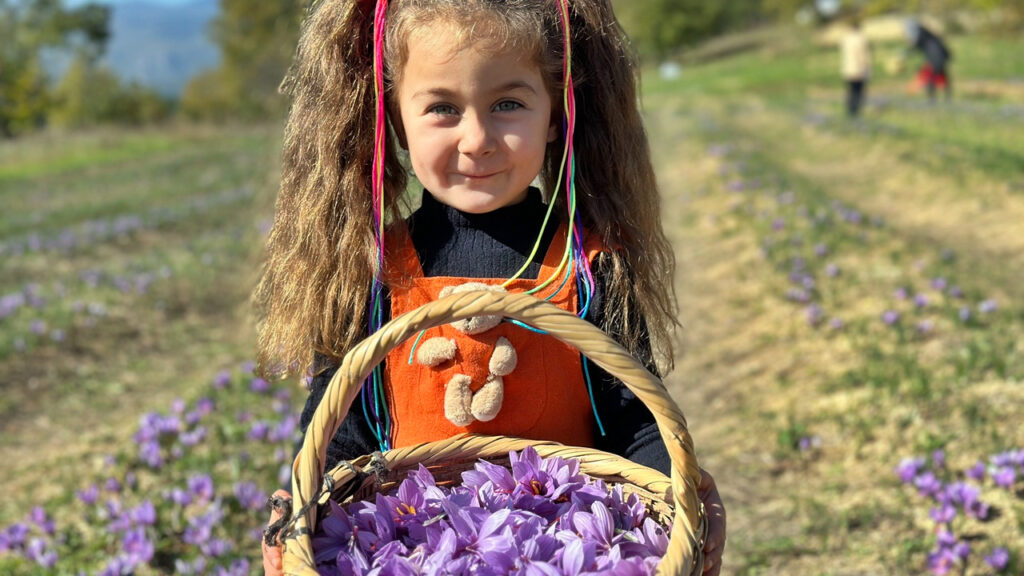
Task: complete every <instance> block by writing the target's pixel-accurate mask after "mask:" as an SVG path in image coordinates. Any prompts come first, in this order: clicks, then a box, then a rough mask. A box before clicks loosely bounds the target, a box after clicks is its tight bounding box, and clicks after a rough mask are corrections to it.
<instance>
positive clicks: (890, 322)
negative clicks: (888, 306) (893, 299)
mask: <svg viewBox="0 0 1024 576" xmlns="http://www.w3.org/2000/svg"><path fill="white" fill-rule="evenodd" d="M899 321H900V313H899V312H897V311H896V310H886V311H885V312H883V313H882V322H885V325H886V326H894V325H896V323H898V322H899Z"/></svg>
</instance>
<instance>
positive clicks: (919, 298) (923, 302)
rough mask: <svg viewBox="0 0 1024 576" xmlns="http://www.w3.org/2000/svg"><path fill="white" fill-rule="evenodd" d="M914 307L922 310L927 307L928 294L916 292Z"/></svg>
mask: <svg viewBox="0 0 1024 576" xmlns="http://www.w3.org/2000/svg"><path fill="white" fill-rule="evenodd" d="M914 307H915V308H917V309H918V310H920V309H922V308H927V307H928V296H926V295H924V294H920V293H919V294H915V295H914Z"/></svg>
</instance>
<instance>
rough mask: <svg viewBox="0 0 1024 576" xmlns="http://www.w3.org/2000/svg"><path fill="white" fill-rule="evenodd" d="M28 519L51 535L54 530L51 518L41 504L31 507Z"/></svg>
mask: <svg viewBox="0 0 1024 576" xmlns="http://www.w3.org/2000/svg"><path fill="white" fill-rule="evenodd" d="M29 520H30V521H31V522H32V523H33V524H35V525H36V526H37V527H38V528H39V529H40V530H42V531H43V532H44V533H45V534H48V535H51V536H52V535H53V532H54V530H55V526H54V523H53V519H52V518H50V517H49V516H48V515H47V514H46V510H44V509H43V507H42V506H36V507H34V508H32V512H30V513H29Z"/></svg>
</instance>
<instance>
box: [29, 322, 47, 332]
mask: <svg viewBox="0 0 1024 576" xmlns="http://www.w3.org/2000/svg"><path fill="white" fill-rule="evenodd" d="M29 329H30V330H32V333H33V334H35V335H36V336H42V335H43V334H45V333H46V322H43V321H42V320H33V321H32V324H31V326H30V327H29Z"/></svg>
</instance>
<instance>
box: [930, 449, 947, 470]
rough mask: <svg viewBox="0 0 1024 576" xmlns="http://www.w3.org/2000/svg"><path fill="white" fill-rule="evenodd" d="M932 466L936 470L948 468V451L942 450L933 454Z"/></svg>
mask: <svg viewBox="0 0 1024 576" xmlns="http://www.w3.org/2000/svg"><path fill="white" fill-rule="evenodd" d="M932 464H933V465H934V466H935V467H936V468H945V466H946V451H945V450H942V449H941V448H940V449H938V450H935V451H934V452H932Z"/></svg>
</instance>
